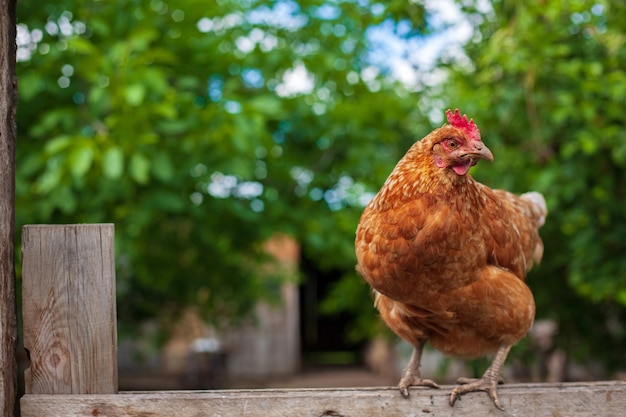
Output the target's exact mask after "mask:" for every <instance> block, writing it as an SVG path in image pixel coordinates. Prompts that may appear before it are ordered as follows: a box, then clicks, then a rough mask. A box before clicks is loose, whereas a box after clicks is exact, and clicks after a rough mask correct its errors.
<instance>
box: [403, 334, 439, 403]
mask: <svg viewBox="0 0 626 417" xmlns="http://www.w3.org/2000/svg"><path fill="white" fill-rule="evenodd" d="M424 343H425V341H422V342H419V343H418V344H417V345H415V346H414V347H413V353H412V354H411V359H410V360H409V363H408V365H407V366H406V368H404V370H403V371H402V377H401V378H400V382H399V383H398V388H400V394H402V396H403V397H404V398H409V387H410V386H423V387H431V388H439V385H437V383H435V381H433V380H432V379H422V377H421V376H420V362H421V361H422V351H423V349H424Z"/></svg>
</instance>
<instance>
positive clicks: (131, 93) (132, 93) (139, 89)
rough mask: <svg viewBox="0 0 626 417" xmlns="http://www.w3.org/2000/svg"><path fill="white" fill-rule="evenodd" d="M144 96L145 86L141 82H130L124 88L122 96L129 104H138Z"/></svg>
mask: <svg viewBox="0 0 626 417" xmlns="http://www.w3.org/2000/svg"><path fill="white" fill-rule="evenodd" d="M145 96H146V86H145V85H143V84H131V85H129V86H127V87H126V88H124V98H125V99H126V101H127V102H128V104H130V105H131V106H139V105H140V104H141V103H143V100H144V98H145Z"/></svg>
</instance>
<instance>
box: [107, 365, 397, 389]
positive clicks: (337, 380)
mask: <svg viewBox="0 0 626 417" xmlns="http://www.w3.org/2000/svg"><path fill="white" fill-rule="evenodd" d="M397 382H398V381H396V380H395V379H392V378H391V377H385V376H382V375H379V374H377V373H374V372H372V371H370V370H368V369H367V368H365V367H358V366H318V367H310V368H305V369H304V370H302V371H301V372H299V373H297V374H294V375H290V376H283V377H275V378H271V379H266V380H260V379H256V380H231V381H220V383H219V384H217V386H208V385H205V386H203V385H202V384H198V383H194V384H190V383H189V382H188V381H187V380H185V378H184V377H181V376H180V375H176V374H165V373H148V372H140V373H138V372H133V373H130V372H120V375H119V388H120V391H144V390H146V391H153V390H177V389H212V388H225V389H228V388H251V389H260V388H339V387H378V386H394V385H396V384H397Z"/></svg>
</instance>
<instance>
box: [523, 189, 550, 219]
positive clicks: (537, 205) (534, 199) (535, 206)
mask: <svg viewBox="0 0 626 417" xmlns="http://www.w3.org/2000/svg"><path fill="white" fill-rule="evenodd" d="M520 198H521V199H523V200H526V201H527V202H529V203H530V210H531V212H532V215H531V216H530V217H531V218H532V219H533V220H534V221H535V224H536V225H537V227H541V226H543V225H544V224H545V222H546V216H547V215H548V206H547V205H546V200H545V198H543V195H541V193H538V192H536V191H531V192H528V193H524V194H522V195H521V196H520Z"/></svg>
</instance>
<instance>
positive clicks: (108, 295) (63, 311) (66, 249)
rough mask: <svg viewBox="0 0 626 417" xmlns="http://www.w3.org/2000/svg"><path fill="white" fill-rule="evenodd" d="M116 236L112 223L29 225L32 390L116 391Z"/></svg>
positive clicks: (26, 284)
mask: <svg viewBox="0 0 626 417" xmlns="http://www.w3.org/2000/svg"><path fill="white" fill-rule="evenodd" d="M113 239H114V227H113V225H112V224H90V225H31V226H25V227H24V229H23V230H22V252H23V256H22V263H23V268H22V297H23V300H24V302H23V306H22V311H23V316H24V347H25V348H26V349H27V350H28V352H29V354H30V360H31V365H30V368H29V369H27V370H26V373H25V381H26V393H29V394H96V393H97V394H108V393H115V392H116V391H117V330H116V313H115V265H114V262H115V261H114V243H113Z"/></svg>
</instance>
